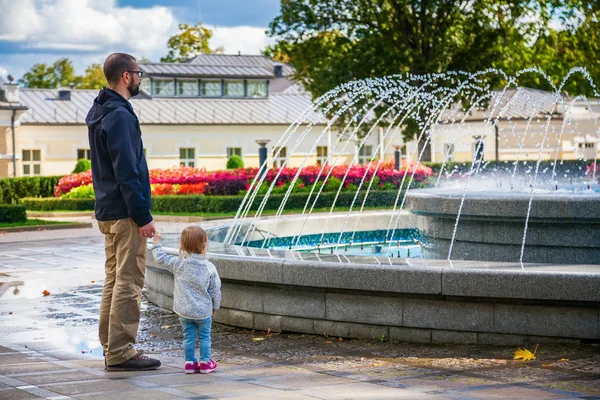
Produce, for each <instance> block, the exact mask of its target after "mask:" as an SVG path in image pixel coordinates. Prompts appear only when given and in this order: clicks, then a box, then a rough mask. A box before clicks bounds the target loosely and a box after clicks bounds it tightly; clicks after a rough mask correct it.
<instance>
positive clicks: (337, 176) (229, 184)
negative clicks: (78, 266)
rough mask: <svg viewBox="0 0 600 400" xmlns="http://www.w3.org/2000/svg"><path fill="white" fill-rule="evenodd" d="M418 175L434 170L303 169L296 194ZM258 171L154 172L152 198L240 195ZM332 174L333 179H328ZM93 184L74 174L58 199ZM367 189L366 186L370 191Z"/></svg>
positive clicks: (284, 185)
mask: <svg viewBox="0 0 600 400" xmlns="http://www.w3.org/2000/svg"><path fill="white" fill-rule="evenodd" d="M413 172H414V182H415V183H416V184H417V185H422V184H423V182H425V181H426V179H427V178H428V177H429V176H431V168H429V167H426V166H423V165H422V164H414V163H412V164H409V163H406V162H403V164H402V168H401V169H400V170H395V169H394V167H393V163H392V162H384V163H382V164H381V165H380V166H379V168H377V171H376V165H375V164H373V165H371V166H370V167H367V166H364V165H339V166H335V167H330V166H325V167H323V168H322V167H321V166H319V165H312V166H308V167H305V168H303V169H302V170H301V171H300V173H299V174H298V179H297V180H296V183H295V185H294V191H308V190H310V189H311V187H312V185H316V184H321V185H323V184H324V185H325V187H324V191H334V190H338V188H339V187H340V186H341V185H343V187H342V190H356V189H357V187H358V185H359V184H360V182H361V181H362V179H363V177H364V179H365V183H368V182H370V181H371V180H374V182H373V186H374V187H373V189H375V190H379V189H385V190H392V189H394V188H399V186H400V184H401V183H402V180H403V179H404V181H405V185H407V184H408V180H409V179H408V178H409V176H406V178H405V175H407V174H409V175H410V174H412V173H413ZM257 173H258V168H238V169H235V170H224V171H210V172H209V171H206V170H204V169H199V168H193V167H177V168H170V169H153V170H151V171H150V184H151V188H152V195H153V196H157V195H192V194H193V195H198V194H208V195H219V196H224V195H237V194H240V192H242V191H244V190H248V189H249V187H250V184H251V182H252V180H253V179H254V177H255V176H256V174H257ZM297 173H298V168H288V167H286V168H282V169H277V168H274V169H271V170H269V172H268V173H267V176H266V182H265V183H264V184H263V186H262V187H261V188H260V191H261V192H266V190H267V189H268V186H269V185H271V184H272V183H273V182H275V189H274V190H273V192H275V193H281V192H284V191H286V190H287V189H288V187H289V185H290V184H291V181H292V180H293V179H294V177H295V176H296V174H297ZM328 174H329V178H328V179H327V181H325V178H326V177H327V175H328ZM91 182H92V176H91V171H86V172H83V173H80V174H71V175H67V176H64V177H62V178H61V179H60V181H59V183H58V185H57V186H56V188H55V191H54V195H55V196H56V197H61V196H63V195H65V194H67V193H69V192H70V191H71V190H72V189H74V188H77V187H79V186H84V185H89V184H91ZM366 187H367V185H363V188H365V189H366Z"/></svg>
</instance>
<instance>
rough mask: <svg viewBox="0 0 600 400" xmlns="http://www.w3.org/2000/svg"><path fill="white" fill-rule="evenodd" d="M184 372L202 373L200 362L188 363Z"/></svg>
mask: <svg viewBox="0 0 600 400" xmlns="http://www.w3.org/2000/svg"><path fill="white" fill-rule="evenodd" d="M183 372H185V373H186V374H195V373H196V372H200V366H199V365H198V361H186V362H185V367H183Z"/></svg>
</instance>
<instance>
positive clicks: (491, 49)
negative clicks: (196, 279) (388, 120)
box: [267, 0, 598, 140]
mask: <svg viewBox="0 0 600 400" xmlns="http://www.w3.org/2000/svg"><path fill="white" fill-rule="evenodd" d="M584 9H585V10H584ZM597 9H598V5H597V4H596V2H594V1H592V0H515V1H504V0H478V1H472V0H438V1H427V0H420V1H416V0H338V1H334V2H331V1H328V0H298V1H289V0H284V1H282V3H281V10H280V14H279V15H278V16H277V17H276V18H275V19H274V20H273V21H272V22H271V24H270V30H269V35H270V36H272V37H275V38H277V43H276V45H275V46H273V47H271V48H269V49H267V51H269V52H270V54H271V55H278V56H279V57H289V59H291V60H292V63H293V65H294V66H295V68H296V72H295V76H294V78H295V79H297V80H299V81H300V82H302V83H303V84H304V86H305V87H306V88H307V89H308V90H309V91H310V92H311V93H312V95H313V98H317V97H319V96H321V95H323V94H324V93H326V92H328V91H329V90H331V89H333V88H335V87H337V86H338V85H340V84H342V83H345V82H348V81H351V80H353V79H364V78H371V77H381V76H386V75H393V74H399V73H412V74H419V75H421V74H431V73H441V72H445V71H458V70H463V71H470V72H475V71H479V70H484V69H487V68H492V67H493V68H500V69H503V70H505V71H506V72H507V73H509V74H514V73H515V72H516V71H518V70H520V69H522V68H523V67H525V66H530V65H527V64H528V62H529V61H531V60H533V59H535V58H536V56H535V54H534V50H533V48H532V44H533V43H535V42H536V38H539V37H541V36H543V35H544V34H545V32H547V31H548V25H549V22H550V21H551V20H552V18H553V16H556V15H560V16H562V17H564V18H565V19H568V18H573V17H574V16H577V15H579V14H586V13H588V12H592V11H597ZM577 11H579V13H578V12H577ZM582 11H585V12H582ZM532 15H533V17H532ZM596 32H598V30H596V31H594V32H588V33H589V34H593V35H597V33H596ZM587 54H590V55H592V54H593V52H592V51H589V52H588V53H587ZM592 59H594V60H595V59H597V56H595V57H594V58H592ZM553 62H554V63H561V62H562V61H561V60H553ZM540 67H542V68H544V67H545V66H544V65H540ZM489 79H490V81H491V82H490V83H491V84H498V83H500V78H499V77H497V76H496V77H490V78H489ZM341 122H342V123H345V121H341ZM407 123H408V126H409V129H406V130H405V131H404V132H405V137H406V138H407V139H409V140H410V139H412V138H414V137H415V134H416V133H417V132H418V131H419V130H420V129H422V128H421V127H419V126H418V124H416V123H415V121H414V120H413V121H411V120H407Z"/></svg>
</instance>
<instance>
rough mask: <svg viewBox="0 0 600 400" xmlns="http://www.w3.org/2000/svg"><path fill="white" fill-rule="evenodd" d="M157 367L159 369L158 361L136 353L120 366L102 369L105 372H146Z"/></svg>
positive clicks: (108, 366)
mask: <svg viewBox="0 0 600 400" xmlns="http://www.w3.org/2000/svg"><path fill="white" fill-rule="evenodd" d="M158 367H160V361H158V360H155V359H154V358H149V357H146V356H143V355H141V354H139V353H138V354H136V355H135V356H133V357H131V358H130V359H129V360H127V361H124V362H122V363H121V364H116V365H107V366H106V367H104V368H105V369H106V370H107V371H148V370H151V369H157V368H158Z"/></svg>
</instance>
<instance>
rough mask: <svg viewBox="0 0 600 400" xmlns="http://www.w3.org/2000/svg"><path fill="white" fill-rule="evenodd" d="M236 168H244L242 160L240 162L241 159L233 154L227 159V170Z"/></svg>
mask: <svg viewBox="0 0 600 400" xmlns="http://www.w3.org/2000/svg"><path fill="white" fill-rule="evenodd" d="M238 168H244V160H242V157H240V156H238V155H237V154H233V155H232V156H231V157H229V160H227V169H238Z"/></svg>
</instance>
